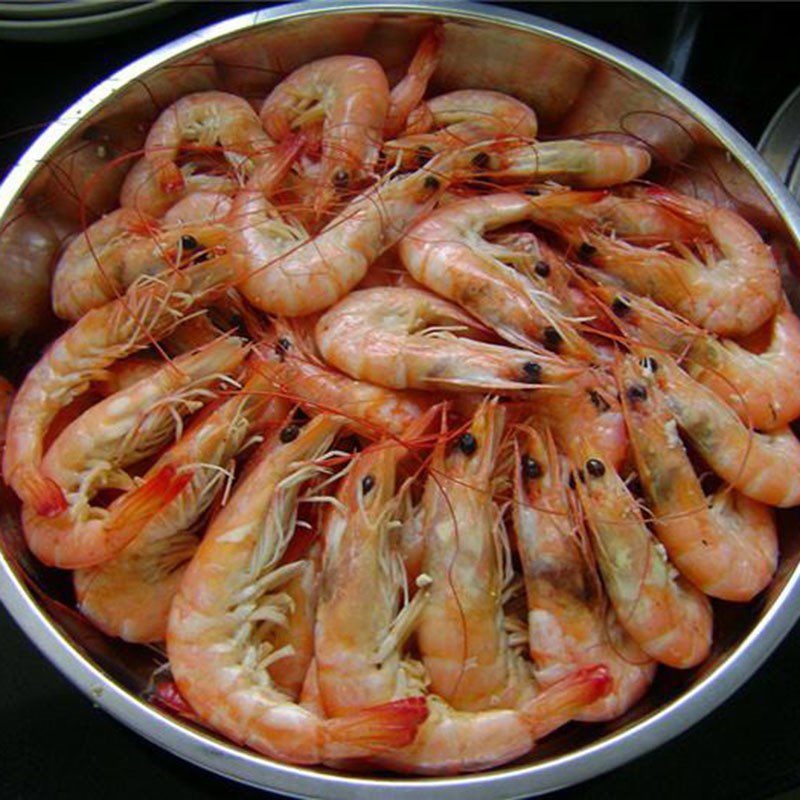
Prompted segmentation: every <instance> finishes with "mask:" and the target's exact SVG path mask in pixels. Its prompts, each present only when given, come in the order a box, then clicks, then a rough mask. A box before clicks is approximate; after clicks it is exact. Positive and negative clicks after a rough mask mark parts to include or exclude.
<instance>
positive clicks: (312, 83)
mask: <svg viewBox="0 0 800 800" xmlns="http://www.w3.org/2000/svg"><path fill="white" fill-rule="evenodd" d="M389 102H390V98H389V84H388V81H387V80H386V75H385V73H384V71H383V68H382V67H381V65H380V64H379V63H378V62H377V61H374V60H373V59H371V58H361V57H357V56H331V57H330V58H322V59H319V60H317V61H312V62H310V63H309V64H305V65H304V66H302V67H299V68H298V69H296V70H294V72H292V73H291V74H290V75H289V76H288V77H286V78H284V80H283V81H281V83H279V84H278V85H277V86H276V87H275V88H274V89H273V90H272V92H270V94H269V96H268V97H267V99H266V100H264V104H263V105H262V106H261V121H262V122H263V124H264V128H265V130H266V131H267V133H268V134H269V135H270V136H271V137H272V138H273V139H275V140H276V141H282V140H283V139H285V138H286V137H287V136H289V134H290V133H291V132H292V131H293V130H297V129H300V130H304V129H305V128H306V127H308V126H316V125H317V123H319V122H320V121H322V122H323V131H322V159H321V175H320V185H319V190H318V194H317V199H316V202H315V211H317V213H320V212H322V211H323V210H324V209H326V208H327V207H328V206H329V205H330V204H331V202H333V200H335V198H336V195H337V193H338V192H340V191H343V190H346V189H351V188H352V187H354V186H355V185H357V184H358V183H359V182H361V181H363V180H364V179H365V178H367V177H370V173H371V171H372V168H373V167H374V165H375V162H376V161H377V158H378V154H379V152H380V147H381V142H382V132H383V126H384V124H385V123H386V115H387V112H388V110H389Z"/></svg>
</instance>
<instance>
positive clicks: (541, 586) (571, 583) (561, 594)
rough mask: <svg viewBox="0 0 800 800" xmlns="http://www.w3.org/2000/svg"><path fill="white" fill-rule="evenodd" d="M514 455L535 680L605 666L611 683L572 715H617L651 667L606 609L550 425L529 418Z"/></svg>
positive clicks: (641, 688)
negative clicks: (545, 426) (533, 422)
mask: <svg viewBox="0 0 800 800" xmlns="http://www.w3.org/2000/svg"><path fill="white" fill-rule="evenodd" d="M534 419H535V418H534ZM515 454H516V459H515V472H514V505H513V516H514V531H515V533H516V541H517V547H518V551H519V558H520V562H521V565H522V571H523V574H524V576H525V593H526V597H527V601H528V635H529V646H530V654H531V658H532V659H533V661H534V664H535V666H536V669H535V673H534V674H535V676H536V680H537V682H538V683H539V684H541V685H542V686H551V685H553V684H554V683H556V682H557V681H559V680H561V679H562V678H563V677H564V676H565V675H568V674H570V673H571V672H573V671H574V670H575V669H577V668H579V667H587V666H591V665H593V664H598V663H600V664H603V665H604V666H605V667H606V669H607V670H608V671H609V675H610V676H611V680H612V687H613V688H612V689H611V691H610V692H609V693H608V694H607V695H606V696H605V697H603V698H602V699H601V700H598V701H597V702H596V703H593V704H592V705H591V706H589V707H588V708H587V709H585V710H584V711H582V712H581V714H580V715H579V716H578V717H577V719H579V720H582V721H587V722H588V721H601V720H608V719H614V718H616V717H619V716H621V715H622V714H624V713H625V712H626V711H627V710H628V709H629V708H631V707H632V706H633V705H634V704H635V703H636V702H637V701H638V700H639V699H640V698H641V697H642V695H643V694H644V693H645V692H646V691H647V688H648V687H649V686H650V683H651V682H652V680H653V677H654V676H655V671H656V665H655V663H654V662H653V661H652V659H650V658H649V657H648V656H646V655H645V654H644V652H642V650H641V649H640V648H639V647H638V646H637V645H636V644H635V643H634V642H633V640H632V639H631V638H630V637H629V636H628V634H626V633H625V631H624V629H623V628H622V627H621V626H620V624H619V620H618V619H617V617H616V615H615V614H614V612H613V610H611V609H607V608H606V607H605V594H604V592H603V588H602V584H601V583H600V578H599V576H598V575H597V568H596V566H595V563H594V559H593V557H592V555H591V551H590V549H589V543H588V541H586V540H585V539H584V538H583V537H585V535H586V534H585V531H584V530H583V528H582V525H581V524H580V523H581V522H582V520H581V519H580V516H579V515H576V514H574V513H573V508H572V504H571V503H570V499H571V498H570V497H569V496H568V491H569V490H568V489H567V488H566V485H565V482H564V476H563V469H564V467H563V465H562V463H561V462H560V458H559V455H558V453H557V451H556V447H555V441H554V440H553V437H552V435H551V434H550V432H549V430H547V429H545V432H544V434H542V433H540V432H539V431H538V430H536V429H535V428H534V427H532V426H531V425H530V424H529V425H524V426H522V427H521V430H520V435H519V436H518V437H517V440H516V444H515ZM576 517H577V519H576Z"/></svg>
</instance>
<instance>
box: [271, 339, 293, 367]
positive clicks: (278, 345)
mask: <svg viewBox="0 0 800 800" xmlns="http://www.w3.org/2000/svg"><path fill="white" fill-rule="evenodd" d="M291 348H292V343H291V342H290V341H289V340H288V339H287V338H286V337H285V336H281V338H280V339H278V341H277V342H275V354H276V355H277V356H279V357H280V359H281V361H283V357H284V356H285V355H286V354H287V353H288V352H289V350H291Z"/></svg>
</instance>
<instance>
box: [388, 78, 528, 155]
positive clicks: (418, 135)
mask: <svg viewBox="0 0 800 800" xmlns="http://www.w3.org/2000/svg"><path fill="white" fill-rule="evenodd" d="M434 129H435V130H434ZM537 130H538V122H537V119H536V114H535V112H534V111H533V109H532V108H529V107H528V106H526V105H525V103H523V102H521V101H519V100H517V99H516V98H514V97H511V96H510V95H507V94H503V93H502V92H493V91H489V90H486V89H461V90H458V91H455V92H448V93H447V94H440V95H438V96H437V97H433V98H431V99H430V100H428V101H426V102H424V103H422V104H420V105H418V106H417V107H416V108H415V109H414V111H412V113H411V114H410V115H409V117H408V124H407V126H406V130H405V131H404V133H403V134H402V135H401V137H400V138H399V139H394V140H393V141H390V142H386V144H385V145H384V148H385V150H386V151H387V153H388V154H389V155H390V156H392V155H394V154H395V153H397V154H398V155H399V156H400V158H401V163H406V164H408V163H415V162H417V163H418V162H420V161H422V162H424V161H427V159H429V158H430V157H431V156H432V155H433V154H435V153H441V152H442V151H444V150H451V149H456V148H459V147H464V146H465V145H469V144H475V143H476V142H483V141H487V140H490V139H502V138H506V137H514V138H517V139H520V140H525V139H533V137H535V136H536V132H537Z"/></svg>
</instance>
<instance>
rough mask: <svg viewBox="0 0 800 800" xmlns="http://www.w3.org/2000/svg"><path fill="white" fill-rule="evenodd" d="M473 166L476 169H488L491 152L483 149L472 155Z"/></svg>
mask: <svg viewBox="0 0 800 800" xmlns="http://www.w3.org/2000/svg"><path fill="white" fill-rule="evenodd" d="M472 166H473V167H475V169H486V167H488V166H489V154H488V153H484V152H483V150H481V151H480V152H479V153H475V155H474V156H473V157H472Z"/></svg>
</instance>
